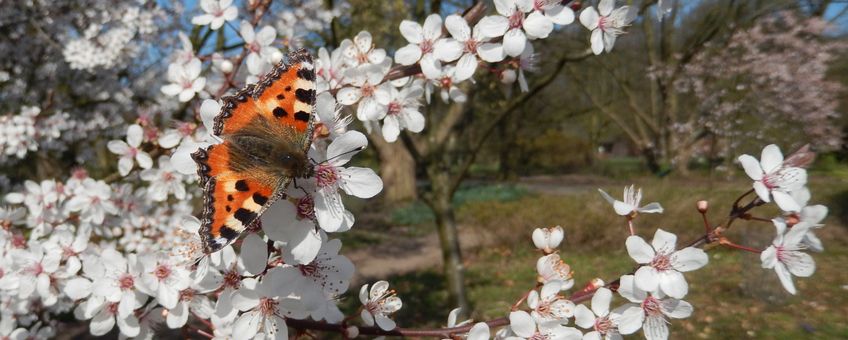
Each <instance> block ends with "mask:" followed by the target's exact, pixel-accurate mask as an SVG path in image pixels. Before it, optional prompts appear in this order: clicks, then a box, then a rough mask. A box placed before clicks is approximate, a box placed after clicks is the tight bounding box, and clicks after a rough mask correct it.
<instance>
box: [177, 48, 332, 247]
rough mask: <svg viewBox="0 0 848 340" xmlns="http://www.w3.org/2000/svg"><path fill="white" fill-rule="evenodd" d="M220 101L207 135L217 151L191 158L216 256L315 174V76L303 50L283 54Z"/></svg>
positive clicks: (203, 232)
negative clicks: (258, 77)
mask: <svg viewBox="0 0 848 340" xmlns="http://www.w3.org/2000/svg"><path fill="white" fill-rule="evenodd" d="M262 79H263V80H262V81H260V82H259V83H258V84H249V85H247V86H246V87H244V88H243V89H241V90H240V91H238V92H236V93H235V95H233V96H227V97H223V98H222V101H223V106H222V109H221V112H220V113H219V114H218V115H217V116H216V117H215V121H214V122H215V123H214V127H213V131H212V133H213V134H214V135H215V136H218V137H219V138H220V139H221V140H223V142H222V143H220V144H214V145H210V146H209V147H207V148H205V149H203V148H201V149H200V150H198V151H196V152H194V153H193V154H192V155H191V156H192V158H193V159H194V161H195V162H196V163H197V165H198V170H197V172H198V174H199V175H200V185H201V186H202V187H203V194H204V196H203V197H204V199H203V212H202V217H201V219H200V222H201V224H200V229H199V231H198V232H199V234H200V239H201V241H202V243H203V252H204V253H206V254H211V253H214V252H216V251H218V250H220V249H221V248H223V247H225V246H226V245H228V244H230V243H231V242H233V241H234V240H235V239H237V238H238V237H239V235H241V233H242V232H244V231H245V230H247V229H256V228H258V225H259V224H258V223H259V216H260V215H262V213H263V212H264V211H265V210H266V209H268V207H269V206H270V205H271V204H272V203H274V202H275V201H276V200H278V199H280V198H282V197H284V196H285V190H286V188H287V187H288V185H289V183H291V182H292V180H293V179H295V178H306V177H310V176H311V174H312V171H313V170H312V169H313V168H312V164H311V163H310V161H309V159H308V157H307V152H308V150H309V147H310V144H311V142H312V130H313V116H314V115H313V107H314V106H315V70H314V66H313V63H312V56H310V55H309V53H307V52H306V51H304V50H298V51H295V52H292V53H290V54H288V55H287V56H286V57H284V58H283V60H282V61H280V62H279V63H278V64H277V65H275V66H274V68H273V69H272V70H271V71H270V72H269V73H268V74H267V75H265V77H263V78H262Z"/></svg>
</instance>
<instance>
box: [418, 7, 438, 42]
mask: <svg viewBox="0 0 848 340" xmlns="http://www.w3.org/2000/svg"><path fill="white" fill-rule="evenodd" d="M422 28H423V30H424V32H423V33H424V39H427V40H431V41H435V40H436V39H437V38H438V37H441V36H442V16H441V15H439V14H438V13H433V14H430V15H428V16H427V18H426V19H424V26H423V27H422Z"/></svg>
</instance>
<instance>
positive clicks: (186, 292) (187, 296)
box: [180, 288, 195, 302]
mask: <svg viewBox="0 0 848 340" xmlns="http://www.w3.org/2000/svg"><path fill="white" fill-rule="evenodd" d="M194 293H195V291H194V289H191V288H189V289H183V290H182V291H180V300H182V301H186V302H188V301H191V299H194Z"/></svg>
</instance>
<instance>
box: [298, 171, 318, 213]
mask: <svg viewBox="0 0 848 340" xmlns="http://www.w3.org/2000/svg"><path fill="white" fill-rule="evenodd" d="M319 178H320V177H319ZM296 206H297V218H298V219H299V220H306V219H309V220H311V219H313V218H315V199H314V198H312V196H309V195H306V196H303V197H301V198H300V199H298V200H297V204H296Z"/></svg>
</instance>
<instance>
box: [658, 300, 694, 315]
mask: <svg viewBox="0 0 848 340" xmlns="http://www.w3.org/2000/svg"><path fill="white" fill-rule="evenodd" d="M660 307H661V308H662V311H663V313H664V314H665V315H668V317H670V318H673V319H685V318H688V317H689V316H690V315H692V312H693V311H694V308H692V304H690V303H688V302H686V301H683V300H677V299H665V300H663V301H662V304H661V306H660Z"/></svg>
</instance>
